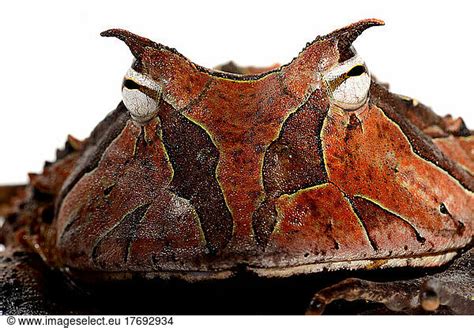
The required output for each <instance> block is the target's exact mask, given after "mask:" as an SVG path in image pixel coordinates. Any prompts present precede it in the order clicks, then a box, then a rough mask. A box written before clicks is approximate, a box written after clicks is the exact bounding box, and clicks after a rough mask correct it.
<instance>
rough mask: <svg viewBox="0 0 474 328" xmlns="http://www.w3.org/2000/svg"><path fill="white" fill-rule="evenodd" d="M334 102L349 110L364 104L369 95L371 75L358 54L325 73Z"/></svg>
mask: <svg viewBox="0 0 474 328" xmlns="http://www.w3.org/2000/svg"><path fill="white" fill-rule="evenodd" d="M324 80H325V81H326V84H327V86H328V89H329V91H330V97H331V100H332V102H333V103H334V104H335V105H337V106H339V107H341V108H343V109H345V110H348V111H352V110H356V109H357V108H360V107H361V106H362V105H364V104H365V103H366V101H367V98H368V96H369V88H370V75H369V72H368V71H367V67H366V66H365V63H364V61H363V60H362V59H361V58H360V57H359V56H357V55H355V56H354V57H352V58H350V59H348V60H346V61H345V62H342V63H340V64H338V65H337V66H335V67H333V68H331V69H330V70H329V71H327V72H325V73H324Z"/></svg>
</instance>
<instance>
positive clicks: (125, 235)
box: [92, 204, 150, 266]
mask: <svg viewBox="0 0 474 328" xmlns="http://www.w3.org/2000/svg"><path fill="white" fill-rule="evenodd" d="M149 206H150V204H144V205H140V206H138V207H137V208H136V209H134V210H133V211H132V212H130V213H128V214H126V215H125V216H124V217H123V218H122V219H121V220H120V221H119V222H118V223H117V224H116V225H114V226H113V227H112V228H111V229H110V230H109V231H107V232H106V233H105V234H104V235H103V236H101V237H99V238H98V239H97V241H96V244H95V246H94V247H93V248H92V260H93V261H94V263H96V264H98V265H100V266H103V265H102V264H101V262H103V261H106V262H109V261H110V260H111V259H112V258H113V259H116V258H117V257H121V258H122V261H123V262H124V263H126V262H127V260H128V254H129V249H130V245H131V244H132V243H133V240H134V239H135V235H136V231H137V227H138V224H139V222H140V221H141V220H142V219H143V217H144V216H145V213H146V211H147V210H148V207H149ZM113 262H114V263H117V262H120V261H113Z"/></svg>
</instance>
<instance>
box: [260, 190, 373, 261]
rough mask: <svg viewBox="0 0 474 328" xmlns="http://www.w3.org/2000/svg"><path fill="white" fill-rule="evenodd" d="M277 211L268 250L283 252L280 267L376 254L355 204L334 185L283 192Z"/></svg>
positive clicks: (278, 201) (277, 204)
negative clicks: (285, 193)
mask: <svg viewBox="0 0 474 328" xmlns="http://www.w3.org/2000/svg"><path fill="white" fill-rule="evenodd" d="M276 211H277V220H278V223H277V225H276V227H275V230H274V231H273V233H272V235H271V237H270V240H269V242H268V245H267V247H266V251H267V252H269V253H272V252H277V253H280V257H279V261H281V263H278V264H277V266H285V265H294V264H295V263H299V264H300V263H301V262H306V263H314V262H318V261H322V260H324V261H337V260H344V259H347V258H370V257H374V256H375V252H374V250H373V249H372V247H371V245H370V241H369V240H368V238H367V236H366V233H365V231H364V228H363V227H362V225H361V224H360V222H359V219H358V218H357V215H356V214H355V213H354V211H353V210H352V206H351V205H350V203H349V201H348V200H347V199H346V198H345V197H344V195H343V194H342V193H341V191H340V190H339V189H338V188H337V187H336V186H334V185H333V184H323V185H320V186H316V187H311V188H307V189H303V190H300V191H298V192H296V193H294V194H291V195H283V196H281V197H280V198H278V199H277V201H276ZM290 254H291V255H290Z"/></svg>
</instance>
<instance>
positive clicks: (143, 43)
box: [100, 18, 385, 81]
mask: <svg viewBox="0 0 474 328" xmlns="http://www.w3.org/2000/svg"><path fill="white" fill-rule="evenodd" d="M384 24H385V23H384V22H383V21H382V20H379V19H374V18H370V19H364V20H361V21H359V22H356V23H353V24H351V25H348V26H346V27H343V28H341V29H338V30H336V31H334V32H332V33H329V34H327V35H324V36H318V37H317V38H316V39H315V40H314V41H313V42H310V43H308V44H307V46H306V47H305V48H304V49H303V50H302V51H301V52H300V54H299V55H298V57H296V58H294V59H293V60H292V61H291V62H290V63H288V64H286V65H282V66H280V67H278V68H275V69H272V70H268V71H266V72H262V73H259V74H243V75H242V74H232V73H226V72H221V71H218V70H212V69H208V68H205V67H202V66H200V65H197V64H195V63H192V62H191V61H190V60H189V59H187V58H186V57H185V56H183V55H182V54H181V53H179V52H178V51H177V50H176V49H173V48H169V47H166V46H164V45H162V44H160V43H156V42H153V41H151V40H149V39H146V38H143V37H141V36H138V35H136V34H133V33H131V32H128V31H126V30H123V29H110V30H107V31H104V32H102V33H101V34H100V35H101V36H104V37H116V38H118V39H120V40H122V41H123V42H125V44H127V46H128V47H129V48H130V50H131V52H132V54H133V55H134V57H135V58H136V59H138V60H140V59H144V58H142V57H144V53H145V52H146V49H147V48H153V49H156V50H158V51H169V52H171V53H173V54H175V55H178V56H179V57H180V58H181V59H182V60H185V61H186V62H188V63H189V64H191V66H192V67H194V68H195V69H197V70H199V71H201V72H204V73H206V74H209V75H211V76H216V77H222V78H226V79H231V80H249V81H251V80H257V79H260V78H263V77H265V76H266V75H269V74H271V73H274V72H277V71H282V70H284V69H285V68H286V67H288V66H291V65H292V64H293V63H294V62H295V61H296V60H297V58H300V57H302V56H305V55H304V53H307V52H313V51H321V49H320V48H319V45H318V44H319V43H320V42H323V41H326V40H335V41H337V47H338V49H339V52H340V55H341V56H342V55H343V54H344V53H345V52H347V51H345V50H347V49H348V48H350V46H351V44H352V42H353V41H354V40H355V39H356V38H357V37H358V36H359V35H360V34H361V33H362V32H363V31H364V30H366V29H368V28H369V27H372V26H380V25H384ZM351 56H352V54H351ZM347 57H350V56H347ZM343 59H344V60H345V59H346V58H343ZM144 60H146V59H144Z"/></svg>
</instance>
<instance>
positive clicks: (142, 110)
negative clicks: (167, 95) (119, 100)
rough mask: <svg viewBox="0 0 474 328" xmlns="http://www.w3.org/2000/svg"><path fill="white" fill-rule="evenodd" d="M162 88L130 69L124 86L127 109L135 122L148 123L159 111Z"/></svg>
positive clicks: (123, 91) (124, 100) (124, 99)
mask: <svg viewBox="0 0 474 328" xmlns="http://www.w3.org/2000/svg"><path fill="white" fill-rule="evenodd" d="M160 95H161V87H160V86H159V85H158V84H157V83H156V82H155V81H153V80H152V79H151V78H149V77H147V76H146V75H144V74H141V73H138V72H137V71H135V70H134V69H132V68H131V69H129V71H128V72H127V74H126V75H125V79H124V81H123V85H122V97H123V103H124V104H125V107H127V109H128V111H129V112H130V115H131V116H132V118H133V119H134V120H135V121H138V122H146V121H148V120H149V119H151V118H152V117H153V116H155V114H156V112H157V111H158V101H159V98H160Z"/></svg>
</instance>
